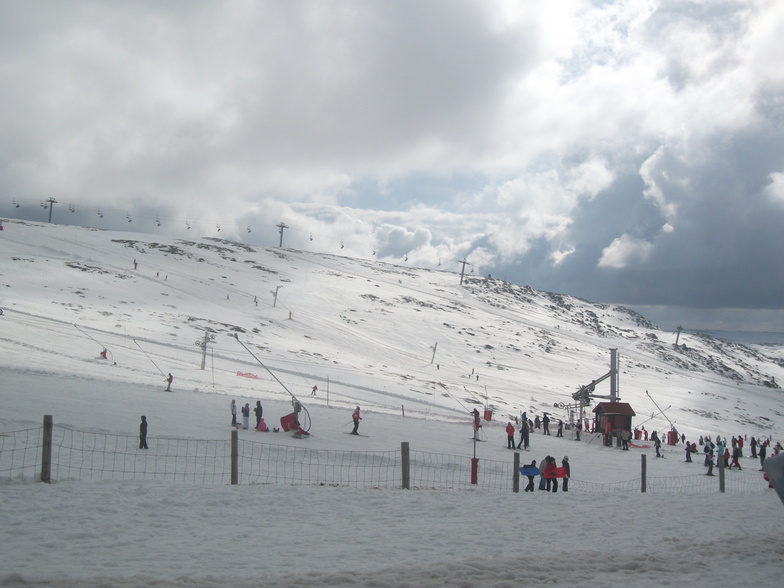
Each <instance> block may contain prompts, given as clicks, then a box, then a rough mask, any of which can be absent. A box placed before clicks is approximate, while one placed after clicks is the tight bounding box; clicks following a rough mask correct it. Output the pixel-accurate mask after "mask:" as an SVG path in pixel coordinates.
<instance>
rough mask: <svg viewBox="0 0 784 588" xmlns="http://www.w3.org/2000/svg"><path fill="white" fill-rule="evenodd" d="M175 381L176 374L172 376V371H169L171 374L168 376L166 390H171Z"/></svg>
mask: <svg viewBox="0 0 784 588" xmlns="http://www.w3.org/2000/svg"><path fill="white" fill-rule="evenodd" d="M173 381H174V376H172V375H171V372H169V375H168V376H166V392H171V385H172V382H173Z"/></svg>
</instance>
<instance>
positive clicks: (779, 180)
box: [762, 172, 784, 204]
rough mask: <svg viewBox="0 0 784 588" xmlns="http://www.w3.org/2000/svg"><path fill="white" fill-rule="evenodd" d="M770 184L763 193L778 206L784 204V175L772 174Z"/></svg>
mask: <svg viewBox="0 0 784 588" xmlns="http://www.w3.org/2000/svg"><path fill="white" fill-rule="evenodd" d="M769 177H770V183H769V184H768V185H767V186H765V188H764V189H763V191H762V193H763V194H764V195H765V196H766V197H767V198H768V199H769V200H770V201H771V202H774V203H776V204H784V173H781V172H773V173H772V174H770V176H769Z"/></svg>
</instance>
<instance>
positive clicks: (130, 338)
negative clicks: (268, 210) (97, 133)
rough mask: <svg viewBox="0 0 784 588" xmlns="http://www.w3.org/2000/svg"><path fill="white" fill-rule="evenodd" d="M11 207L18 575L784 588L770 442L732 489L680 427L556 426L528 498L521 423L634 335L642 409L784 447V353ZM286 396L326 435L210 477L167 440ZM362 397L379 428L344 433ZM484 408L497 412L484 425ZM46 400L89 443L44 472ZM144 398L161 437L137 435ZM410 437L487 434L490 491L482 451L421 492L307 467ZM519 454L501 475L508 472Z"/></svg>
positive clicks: (7, 264)
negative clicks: (556, 481) (619, 438)
mask: <svg viewBox="0 0 784 588" xmlns="http://www.w3.org/2000/svg"><path fill="white" fill-rule="evenodd" d="M3 225H4V231H3V232H2V233H0V308H2V310H3V311H4V312H3V315H2V316H0V352H1V353H0V407H2V410H0V435H2V436H0V493H2V502H1V503H0V586H74V587H75V586H86V587H90V586H106V587H114V586H118V587H120V586H122V587H124V586H175V587H186V586H187V587H190V586H233V587H242V586H274V587H278V586H303V587H305V586H307V587H313V586H334V587H344V586H345V587H351V586H411V587H431V586H450V587H455V586H466V587H468V586H482V587H485V586H498V587H510V588H512V587H515V588H516V587H519V586H529V585H534V586H538V585H546V586H591V587H597V586H643V587H646V586H651V587H653V586H657V587H660V586H706V587H707V586H712V587H716V586H719V587H721V586H728V587H729V586H762V587H764V586H781V585H782V578H781V570H782V569H784V539H782V532H781V529H782V523H783V522H784V507H783V506H782V503H781V502H780V501H779V498H778V497H777V495H776V493H775V492H774V491H773V490H771V489H768V487H767V486H768V485H767V483H766V482H765V481H764V480H763V479H762V473H761V472H760V471H759V470H760V465H759V461H757V460H754V459H752V458H750V457H744V458H743V459H742V460H741V465H742V467H743V469H742V471H738V470H735V469H733V470H731V471H727V472H726V484H727V491H726V492H725V493H721V492H719V487H718V477H715V478H708V477H707V476H705V475H704V474H705V472H706V468H704V467H703V465H702V456H701V455H698V456H695V459H694V462H693V463H685V460H684V456H685V453H684V450H683V448H682V447H683V446H682V445H680V444H679V445H676V446H673V447H670V446H665V447H664V455H665V458H664V459H656V458H655V457H654V452H653V449H652V448H651V447H649V445H650V444H645V443H638V445H640V447H632V448H631V450H630V451H621V450H619V449H617V448H608V447H603V446H602V445H601V443H600V441H599V440H596V439H595V438H593V436H591V435H583V438H582V440H581V441H579V442H578V441H576V440H575V439H573V438H572V435H571V431H567V432H566V434H565V436H564V437H563V438H557V437H555V435H554V434H553V435H552V436H549V437H546V436H543V435H541V433H540V432H539V431H537V432H535V433H534V434H532V435H531V451H530V452H522V455H521V460H522V462H523V463H527V462H529V461H530V460H531V459H536V460H537V461H540V460H541V459H542V458H544V457H545V456H546V455H552V456H554V457H556V458H557V461H558V462H559V464H560V461H561V459H562V458H563V457H564V456H565V455H568V456H569V461H570V463H571V468H572V478H571V480H570V488H569V492H562V491H559V492H558V493H547V492H540V491H536V492H534V493H525V492H522V491H520V492H519V493H514V492H513V491H512V478H511V472H512V471H513V468H512V465H511V464H512V463H513V462H512V459H513V455H514V452H512V451H509V450H507V449H506V434H505V432H504V427H505V425H506V423H507V422H508V421H509V420H512V419H513V418H514V417H515V416H517V415H519V414H520V411H521V410H526V411H528V415H529V416H530V417H533V416H534V415H541V414H542V413H543V412H545V411H547V412H550V413H551V414H552V416H553V418H554V419H556V421H555V422H557V420H558V419H564V418H566V416H567V415H566V412H565V411H564V410H562V409H559V408H557V407H554V406H553V405H554V404H557V403H566V404H568V403H569V402H571V394H572V393H573V392H574V391H576V390H577V389H578V388H580V387H581V386H582V385H585V384H587V383H589V382H590V381H591V380H592V379H596V378H599V377H600V376H602V375H604V374H605V373H606V372H607V371H608V369H609V350H610V349H617V350H618V355H619V358H620V366H621V375H620V386H619V389H620V395H621V398H622V400H623V401H624V402H629V403H630V404H631V405H632V406H633V408H634V409H635V410H636V412H637V417H636V418H635V424H643V423H645V424H644V426H645V427H646V429H647V430H649V431H650V430H659V431H663V430H668V429H669V428H670V423H672V424H674V426H675V427H676V428H677V429H678V431H680V432H683V433H684V434H685V435H686V437H687V439H688V440H690V441H697V440H698V437H699V436H700V435H711V436H712V437H715V436H716V435H722V436H726V437H727V438H728V439H729V438H730V437H732V436H738V435H744V436H746V437H748V439H751V437H752V436H755V437H757V438H765V439H768V438H770V439H772V442H773V443H774V444H775V443H776V442H777V441H779V440H781V433H782V425H783V424H784V419H783V418H782V398H784V396H783V395H782V391H781V389H779V388H778V384H777V382H780V381H782V380H784V367H783V366H782V363H781V360H778V359H775V355H776V352H777V349H776V348H771V347H766V348H755V347H744V346H741V345H737V344H734V343H729V342H725V341H720V340H718V339H713V338H710V337H704V336H700V335H697V334H687V333H682V334H681V340H680V342H681V343H685V347H680V348H678V349H676V348H674V346H673V343H674V342H675V335H674V334H672V333H667V332H662V331H660V330H658V329H656V328H655V326H653V325H651V324H649V323H647V321H645V320H644V318H642V317H639V316H638V315H636V314H634V313H631V312H629V311H626V310H625V309H623V308H620V307H616V306H613V305H601V304H592V303H589V302H586V301H583V300H578V299H575V298H572V297H569V296H566V295H555V294H548V293H544V292H539V291H536V290H534V289H531V288H528V287H524V286H515V285H512V284H504V283H503V282H498V281H495V280H487V279H476V278H474V279H468V280H467V281H466V283H465V284H464V285H462V286H461V285H459V276H458V275H457V274H456V273H453V272H438V271H430V270H424V269H416V268H405V267H399V266H391V265H386V264H384V263H381V262H371V261H363V260H355V259H347V258H341V257H337V256H331V255H322V254H318V253H309V252H300V251H292V250H287V249H276V248H268V249H265V248H252V247H247V246H245V245H241V244H237V243H229V242H226V241H217V240H214V239H193V240H191V241H185V240H182V239H175V238H171V239H162V238H160V237H159V236H155V237H154V236H150V235H142V234H132V233H116V232H106V231H95V230H90V229H85V228H78V227H65V226H57V225H44V224H35V223H26V222H18V221H13V220H6V219H3ZM134 260H135V261H136V268H135V269H134ZM278 286H280V288H277V287H278ZM276 289H278V297H277V300H274V298H273V294H272V292H274V291H275V290H276ZM273 301H274V305H273ZM205 332H206V333H207V334H208V336H212V337H213V338H212V339H211V342H210V343H209V345H208V353H207V354H206V361H205V369H203V370H202V369H201V362H202V351H201V348H200V347H199V346H197V345H196V343H197V342H200V341H202V340H203V338H204V335H205ZM235 334H236V335H237V336H238V337H239V340H240V341H242V342H243V343H245V344H246V345H247V346H248V348H249V349H250V350H251V351H252V352H253V354H254V355H256V357H258V359H259V360H261V362H263V363H264V365H265V366H267V367H268V368H269V369H270V370H271V372H272V374H274V376H275V377H276V378H278V379H279V380H280V382H278V381H276V380H275V378H274V377H273V375H271V374H270V373H268V372H267V371H266V370H265V368H264V367H262V366H261V365H260V364H259V362H258V361H257V360H256V359H254V357H252V356H251V354H250V353H248V351H246V350H245V349H244V348H243V346H242V345H240V344H239V342H238V341H237V339H235V338H234V335H235ZM436 344H437V345H436ZM104 347H105V348H106V349H107V358H108V359H106V360H104V359H102V358H100V357H99V353H100V352H101V351H102V349H103V348H104ZM767 351H770V353H767ZM169 372H171V373H172V374H173V375H174V383H173V386H172V392H164V388H165V382H164V376H165V374H168V373H169ZM240 374H244V376H243V375H240ZM249 375H254V376H256V377H255V378H253V377H248V376H249ZM477 376H478V378H477ZM314 385H317V386H318V388H319V389H318V392H317V394H316V395H315V396H313V395H311V389H312V387H313V386H314ZM284 386H285V388H284ZM287 389H288V391H287ZM289 391H290V392H291V393H293V394H294V395H296V396H297V397H298V398H299V400H301V401H302V403H303V405H304V406H305V408H306V410H307V414H308V415H309V417H310V421H311V426H310V433H311V435H310V436H309V437H307V438H304V439H295V438H293V437H292V436H290V435H289V434H288V433H283V432H279V433H272V432H270V433H261V432H256V431H254V430H252V429H249V430H239V431H238V432H237V434H238V438H239V441H240V444H241V447H242V449H241V450H242V451H243V452H248V451H249V449H248V448H252V450H253V453H252V455H251V456H250V457H248V454H247V453H243V458H242V461H241V465H240V476H239V478H240V484H239V485H231V484H230V483H229V482H230V479H229V478H228V477H227V476H228V474H227V468H228V466H227V465H226V459H225V451H224V450H223V449H219V450H218V451H217V453H216V454H215V456H214V461H215V462H216V463H219V464H220V465H218V466H216V467H218V468H219V471H217V473H216V474H215V475H210V473H209V472H207V473H205V472H203V471H201V470H200V471H198V472H196V471H193V470H192V469H191V468H192V464H193V462H191V461H187V460H185V461H183V460H182V459H181V458H182V456H181V454H179V453H178V454H173V453H172V451H173V448H175V447H177V448H179V447H181V446H185V447H186V449H185V451H186V452H190V451H195V452H200V451H202V450H203V449H204V448H205V447H209V448H214V447H219V448H225V447H226V446H229V445H230V439H231V435H232V431H233V429H232V428H231V427H230V418H231V417H230V414H229V402H230V400H231V399H232V398H234V399H236V400H237V404H238V406H241V405H244V404H245V403H246V402H248V403H250V405H251V407H253V406H254V405H255V402H256V401H257V400H260V401H261V402H262V404H263V406H264V416H265V420H266V422H267V423H268V424H269V425H270V426H279V419H280V417H281V416H283V415H285V414H287V413H289V412H291V395H290V393H289ZM646 392H647V393H646ZM607 393H608V390H607V387H606V383H604V384H600V385H599V386H597V394H607ZM356 405H360V406H361V407H362V416H363V420H362V421H361V425H360V433H363V434H365V435H367V436H359V437H356V436H351V435H347V434H345V433H347V432H348V431H350V428H351V424H350V422H351V412H352V410H353V409H354V407H355V406H356ZM474 407H478V408H479V410H480V411H483V410H484V409H485V408H487V409H489V410H492V411H493V419H492V420H491V421H490V422H485V423H484V426H483V428H482V432H481V438H482V439H484V442H480V443H477V444H476V445H474V443H473V441H472V440H471V438H470V437H471V435H472V430H471V419H470V416H469V411H470V410H471V409H473V408H474ZM660 409H665V412H664V414H663V415H661V414H658V413H659V410H660ZM44 415H52V417H53V421H54V425H55V440H56V442H57V443H58V444H59V446H58V447H57V448H56V451H57V452H58V455H60V454H62V453H63V452H70V454H71V455H72V456H78V460H81V461H78V460H77V461H74V460H73V458H72V460H71V461H70V462H68V463H60V462H58V463H57V465H56V467H53V472H52V483H50V484H46V483H42V482H40V481H39V477H40V467H39V465H38V464H40V459H41V455H40V450H39V449H36V448H31V449H29V451H28V450H26V449H25V448H24V445H25V443H28V444H31V445H35V443H37V440H39V439H40V438H41V436H42V423H43V419H44ZM141 415H145V416H147V419H148V421H149V432H148V444H149V449H147V450H142V449H137V447H138V431H139V421H140V416H141ZM652 415H654V416H653V418H651V416H652ZM251 420H253V417H251ZM554 429H555V427H553V433H554ZM402 442H408V443H409V444H410V449H411V452H412V454H413V453H417V455H420V454H421V455H427V456H444V460H445V461H453V462H455V463H458V464H468V465H470V458H471V457H473V455H474V451H475V452H476V457H477V458H479V478H480V483H479V484H478V485H477V486H476V487H472V486H471V484H470V483H469V482H470V471H469V468H468V467H466V468H465V471H462V472H461V471H458V472H457V474H454V475H455V476H456V478H449V479H447V478H434V479H433V480H434V481H432V482H430V483H427V484H414V486H416V487H414V488H412V489H410V490H403V489H400V487H399V486H400V482H399V478H398V477H397V476H398V470H397V467H398V466H397V464H396V465H394V466H393V467H392V469H391V470H390V471H391V472H392V473H391V474H390V477H391V479H392V480H391V481H384V482H381V483H380V482H378V480H376V479H375V478H373V479H372V480H370V481H364V480H363V479H361V478H360V479H357V478H356V477H354V476H355V473H354V472H357V471H362V470H355V469H352V468H350V467H347V468H345V469H344V468H337V470H336V473H335V474H334V475H335V476H337V480H338V481H337V482H334V483H332V482H327V483H320V482H318V481H317V480H316V479H315V478H312V477H310V474H309V473H308V471H307V469H308V468H307V467H305V466H303V465H302V464H301V462H300V460H301V459H303V456H311V457H312V456H317V457H320V456H323V455H327V454H328V455H329V456H338V459H342V460H344V461H351V462H356V463H360V464H362V463H367V462H369V461H373V460H374V459H377V458H378V456H379V455H382V456H389V455H393V456H394V455H399V453H400V450H401V443H402ZM66 443H70V444H71V445H68V448H67V451H66V447H65V445H66ZM75 443H82V444H83V446H81V447H79V448H78V449H77V448H76V447H75V445H73V444H75ZM107 448H108V449H107ZM118 448H120V449H118ZM178 451H179V449H178ZM222 451H224V452H223V453H221V452H222ZM744 452H745V455H746V456H748V455H749V450H748V443H747V445H746V449H744ZM270 454H275V455H283V456H284V457H283V458H282V461H281V462H280V463H277V464H276V466H275V467H280V468H282V469H286V468H288V467H290V466H292V465H295V466H296V467H297V469H298V471H299V470H301V471H302V480H300V481H294V480H290V479H289V478H288V476H289V475H290V470H288V469H286V476H284V477H283V479H281V480H278V481H277V482H270V481H269V480H268V479H267V478H264V479H262V478H263V476H262V474H261V473H260V472H261V470H264V469H265V468H268V467H270V466H269V463H270V462H265V461H263V460H264V459H267V456H268V455H270ZM643 454H644V455H646V463H647V483H648V491H647V492H645V493H642V492H640V482H639V478H640V471H641V456H642V455H643ZM286 456H290V457H286ZM428 458H429V457H428ZM385 459H386V458H385ZM389 459H392V460H393V461H394V458H389ZM420 459H424V458H420ZM287 462H288V463H287ZM294 462H296V463H294ZM210 463H211V462H210ZM20 464H21V465H20ZM260 464H261V465H260ZM265 464H266V465H265ZM499 464H500V465H499ZM197 465H198V467H200V468H201V469H203V470H205V471H206V470H207V469H208V466H207V465H206V460H205V461H204V462H203V463H199V464H197ZM458 467H460V466H458ZM507 467H508V472H509V477H508V480H505V479H504V478H503V477H502V478H501V482H498V481H497V480H496V479H495V478H493V480H492V483H488V477H489V476H490V475H491V472H492V471H493V470H495V469H497V468H501V469H504V468H507ZM435 469H437V468H435ZM505 471H507V470H505ZM330 475H332V474H330ZM254 476H255V477H254ZM483 476H484V477H483ZM521 484H522V485H524V484H525V479H523V480H522V481H521ZM521 490H522V486H521Z"/></svg>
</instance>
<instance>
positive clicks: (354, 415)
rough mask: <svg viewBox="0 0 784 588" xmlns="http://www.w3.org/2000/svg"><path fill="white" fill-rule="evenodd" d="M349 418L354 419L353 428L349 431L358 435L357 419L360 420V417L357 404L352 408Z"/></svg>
mask: <svg viewBox="0 0 784 588" xmlns="http://www.w3.org/2000/svg"><path fill="white" fill-rule="evenodd" d="M351 420H352V421H354V430H353V431H351V434H352V435H359V432H358V431H359V421H361V420H362V417H361V416H359V406H357V408H355V409H354V413H353V414H352V415H351Z"/></svg>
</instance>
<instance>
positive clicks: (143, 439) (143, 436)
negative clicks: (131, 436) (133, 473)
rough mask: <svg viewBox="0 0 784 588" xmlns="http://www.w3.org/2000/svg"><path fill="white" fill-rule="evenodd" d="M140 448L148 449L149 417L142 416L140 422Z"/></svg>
mask: <svg viewBox="0 0 784 588" xmlns="http://www.w3.org/2000/svg"><path fill="white" fill-rule="evenodd" d="M139 449H147V417H146V416H143V417H142V422H141V423H139Z"/></svg>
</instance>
